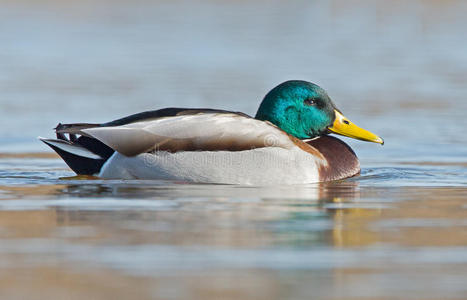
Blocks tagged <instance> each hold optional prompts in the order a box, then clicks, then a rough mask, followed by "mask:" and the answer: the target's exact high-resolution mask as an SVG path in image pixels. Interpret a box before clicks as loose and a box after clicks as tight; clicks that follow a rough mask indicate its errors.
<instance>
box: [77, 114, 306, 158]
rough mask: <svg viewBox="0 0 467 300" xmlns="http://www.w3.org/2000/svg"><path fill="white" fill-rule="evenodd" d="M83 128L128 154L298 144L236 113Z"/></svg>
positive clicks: (184, 116)
mask: <svg viewBox="0 0 467 300" xmlns="http://www.w3.org/2000/svg"><path fill="white" fill-rule="evenodd" d="M82 131H83V132H84V134H86V135H89V136H92V137H94V138H95V139H97V140H99V141H101V142H102V143H104V144H106V145H107V146H109V147H110V148H112V149H114V150H115V151H117V152H119V153H121V154H124V155H126V156H135V155H138V154H141V153H145V152H151V151H168V152H173V153H175V152H179V151H222V150H225V151H243V150H251V149H255V148H263V147H280V148H284V149H292V148H294V147H296V145H295V142H294V141H293V140H292V139H291V138H290V137H289V135H288V134H287V133H285V132H284V131H282V130H280V129H279V128H277V127H276V126H274V125H272V124H271V123H269V122H264V121H260V120H256V119H253V118H250V117H246V116H244V115H239V114H235V113H217V112H214V113H211V112H208V113H198V114H193V115H178V116H173V117H163V118H158V119H152V120H145V121H140V122H135V123H130V124H125V125H121V126H109V127H105V126H102V127H94V128H88V129H83V130H82ZM299 142H300V143H302V144H305V143H303V142H301V141H299ZM305 146H307V145H306V144H305Z"/></svg>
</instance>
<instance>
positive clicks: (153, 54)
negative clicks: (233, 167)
mask: <svg viewBox="0 0 467 300" xmlns="http://www.w3.org/2000/svg"><path fill="white" fill-rule="evenodd" d="M0 4H1V10H0V40H1V41H2V42H1V47H0V66H1V67H0V105H1V111H0V119H1V120H2V123H1V124H2V126H1V127H0V142H1V143H0V151H46V147H45V146H44V145H41V144H40V143H38V142H37V141H36V140H35V137H36V136H38V135H42V136H49V135H51V133H52V131H51V129H52V128H53V127H54V126H55V125H56V124H57V123H58V122H103V121H108V120H111V119H115V118H119V117H122V116H125V115H128V114H131V113H136V112H140V111H143V110H152V109H158V108H162V107H167V106H178V107H215V108H222V109H228V110H235V111H244V112H246V113H248V114H254V113H255V112H256V109H257V107H258V105H259V103H260V101H261V99H262V97H263V96H264V95H265V94H266V93H267V92H268V91H269V90H270V89H271V88H273V87H274V86H275V85H277V84H279V83H280V82H282V81H285V80H288V79H303V80H308V81H312V82H314V83H317V84H319V85H321V86H322V87H324V88H325V89H326V90H327V91H328V92H329V94H330V96H331V98H333V99H334V101H335V102H336V104H337V105H338V107H340V108H341V110H342V111H343V112H344V113H345V114H346V115H348V117H349V118H351V119H353V120H354V122H356V123H357V124H361V125H362V126H363V125H365V127H367V128H369V129H371V130H372V131H375V132H377V133H378V134H380V135H382V136H383V137H385V139H386V140H387V147H386V149H388V148H391V147H392V146H395V144H396V143H398V144H399V145H398V146H399V148H398V150H402V148H404V150H405V151H410V150H413V151H418V149H408V148H406V145H407V144H409V142H410V144H420V143H421V144H423V145H424V146H428V145H432V142H433V139H435V140H436V141H437V142H439V143H450V142H452V141H453V140H456V142H457V141H459V140H462V142H465V141H466V139H467V136H466V135H459V134H458V133H459V129H460V128H464V127H466V126H467V121H466V118H463V117H462V116H463V112H464V111H465V109H466V107H467V101H466V99H465V98H466V95H467V84H466V82H467V54H466V53H467V39H465V28H466V26H467V24H466V23H467V21H466V18H465V17H464V16H465V13H466V12H467V3H466V2H465V1H455V0H449V1H446V0H443V1H437V0H419V1H416V0H412V1H397V0H392V1H382V0H381V1H366V0H345V1H344V0H318V1H293V2H290V1H277V0H274V1H260V0H259V1H208V0H206V1H197V0H195V1H178V0H176V1H145V0H137V1H123V0H118V1H105V0H97V1H43V0H42V1H40V0H36V1H5V0H1V1H0ZM452 120H456V122H452ZM359 144H361V143H359V142H358V143H356V145H359ZM356 147H359V146H356ZM362 147H364V146H362ZM410 147H413V148H416V146H412V145H410ZM372 149H374V147H373V148H372ZM423 150H424V151H425V150H426V149H423ZM459 150H461V149H459ZM378 151H379V149H378ZM386 151H389V150H386ZM395 152H396V151H395ZM419 154H420V153H419ZM463 154H465V152H463ZM404 155H405V154H404Z"/></svg>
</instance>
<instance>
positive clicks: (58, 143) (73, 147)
mask: <svg viewBox="0 0 467 300" xmlns="http://www.w3.org/2000/svg"><path fill="white" fill-rule="evenodd" d="M38 139H39V140H41V141H43V142H44V143H46V144H48V145H50V146H53V147H57V148H59V149H61V150H63V151H65V152H68V153H71V154H74V155H77V156H81V157H86V158H91V159H102V157H101V156H99V155H97V154H95V153H93V152H91V151H89V150H88V149H86V148H84V147H82V146H80V145H77V144H72V143H70V142H68V141H64V140H57V139H46V138H43V137H38Z"/></svg>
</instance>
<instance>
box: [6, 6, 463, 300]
mask: <svg viewBox="0 0 467 300" xmlns="http://www.w3.org/2000/svg"><path fill="white" fill-rule="evenodd" d="M466 14H467V2H465V1H455V0H450V1H435V0H431V1H428V0H427V1H421V0H420V1H415V0H413V1H370V0H360V1H355V0H352V1H346V0H334V1H324V0H323V1H249V2H247V1H207V0H206V1H123V0H121V1H103V0H99V1H60V2H59V1H5V0H1V1H0V120H1V121H0V125H1V126H0V298H1V299H39V298H43V299H45V298H56V299H117V298H119V299H121V298H134V299H136V298H138V299H151V298H153V299H286V298H288V299H310V298H312V299H467V285H466V284H465V283H466V282H467V147H466V146H467V134H466V132H465V131H466V128H467V118H466V117H465V111H466V109H467V39H466V28H467V18H465V15H466ZM288 79H305V80H309V81H313V82H315V83H317V84H320V85H321V86H323V87H324V88H325V89H326V90H328V92H329V94H330V96H331V97H332V98H333V99H334V101H335V103H336V104H337V105H338V107H339V108H340V109H341V110H342V111H343V112H344V113H345V114H346V115H347V116H348V117H349V118H350V119H352V120H353V121H354V122H356V123H357V124H359V125H361V126H363V127H365V128H368V129H370V130H372V131H374V132H376V133H378V134H380V135H381V136H383V137H384V138H385V140H386V145H385V146H384V147H380V146H377V145H374V144H365V143H362V142H358V141H351V140H348V139H346V140H345V141H346V142H348V143H349V144H350V145H351V146H352V147H353V148H354V150H355V151H356V152H357V154H358V155H359V157H360V159H361V163H362V168H363V170H362V175H361V176H360V177H356V178H352V179H349V180H345V181H342V182H335V183H327V184H316V185H308V186H299V187H297V186H295V187H287V186H283V187H269V188H257V187H239V186H222V185H192V184H184V183H180V182H175V183H174V182H148V181H141V182H138V181H137V182H134V181H132V182H122V181H98V180H95V181H73V180H63V179H60V178H61V177H67V176H71V175H73V173H72V172H71V171H70V170H69V169H68V168H67V167H66V165H65V164H64V163H63V162H62V161H61V160H60V159H58V158H56V157H55V156H54V155H52V154H49V153H51V152H50V150H49V149H48V148H46V146H44V145H42V144H41V143H39V142H38V141H37V140H36V136H38V135H42V136H52V130H51V128H53V127H54V126H55V125H56V123H58V122H59V121H61V122H102V121H108V120H111V119H115V118H118V117H122V116H125V115H128V114H131V113H136V112H139V111H143V110H149V109H157V108H162V107H166V106H181V107H216V108H222V109H229V110H236V111H244V112H246V113H249V114H254V113H255V110H256V108H257V107H258V104H259V102H260V100H261V99H262V97H263V96H264V94H265V93H266V92H267V91H268V90H269V89H271V88H272V87H273V86H275V85H276V84H278V83H280V82H282V81H285V80H288Z"/></svg>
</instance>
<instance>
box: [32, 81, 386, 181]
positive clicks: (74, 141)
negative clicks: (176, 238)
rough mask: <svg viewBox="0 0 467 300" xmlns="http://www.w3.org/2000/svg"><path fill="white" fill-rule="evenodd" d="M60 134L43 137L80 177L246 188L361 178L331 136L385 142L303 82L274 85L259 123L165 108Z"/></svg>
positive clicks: (61, 129) (60, 129) (350, 155)
mask: <svg viewBox="0 0 467 300" xmlns="http://www.w3.org/2000/svg"><path fill="white" fill-rule="evenodd" d="M55 132H56V135H57V138H56V139H45V138H40V139H41V140H42V141H43V142H44V143H46V144H47V145H49V146H50V147H51V148H52V149H53V150H55V151H56V152H57V153H58V155H60V156H61V158H62V159H63V160H64V161H65V162H66V163H67V164H68V166H69V167H70V168H71V169H72V170H73V171H74V172H76V173H77V174H78V175H96V176H99V177H101V178H113V179H167V180H178V181H187V182H202V183H224V184H249V185H272V184H305V183H316V182H323V181H332V180H340V179H344V178H348V177H352V176H355V175H357V174H359V173H360V164H359V161H358V158H357V156H356V155H355V153H354V152H353V151H352V149H351V148H350V147H349V146H348V145H347V144H345V143H344V142H343V141H341V140H339V139H337V138H335V137H332V136H329V135H328V134H330V133H336V134H339V135H343V136H347V137H351V138H355V139H359V140H363V141H370V142H374V143H379V144H384V142H383V139H382V138H380V137H379V136H377V135H375V134H373V133H371V132H369V131H367V130H365V129H362V128H360V127H358V126H356V125H355V124H353V123H352V122H350V121H349V119H347V118H346V117H344V115H343V114H342V113H341V112H340V111H339V110H338V109H337V108H336V106H335V105H334V103H333V102H332V101H331V99H330V98H329V96H328V95H327V93H326V92H325V91H324V89H322V88H321V87H319V86H318V85H316V84H313V83H311V82H306V81H299V80H291V81H286V82H284V83H281V84H280V85H278V86H277V87H275V88H273V89H272V90H271V91H270V92H269V93H268V94H267V95H266V96H265V97H264V99H263V101H262V102H261V104H260V106H259V109H258V112H257V113H256V116H255V117H254V118H253V117H251V116H248V115H246V114H244V113H241V112H232V111H225V110H217V109H192V108H191V109H186V108H165V109H160V110H154V111H146V112H142V113H138V114H134V115H131V116H128V117H125V118H122V119H118V120H115V121H111V122H107V123H102V124H88V123H76V124H58V126H57V127H56V128H55ZM67 135H68V136H67Z"/></svg>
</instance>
